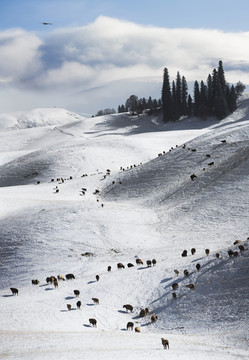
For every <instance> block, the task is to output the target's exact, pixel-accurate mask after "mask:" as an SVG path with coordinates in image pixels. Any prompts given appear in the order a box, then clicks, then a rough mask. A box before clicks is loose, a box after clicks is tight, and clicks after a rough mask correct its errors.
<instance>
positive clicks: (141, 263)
mask: <svg viewBox="0 0 249 360" xmlns="http://www.w3.org/2000/svg"><path fill="white" fill-rule="evenodd" d="M136 264H137V265H143V264H144V263H143V262H142V260H141V259H136Z"/></svg>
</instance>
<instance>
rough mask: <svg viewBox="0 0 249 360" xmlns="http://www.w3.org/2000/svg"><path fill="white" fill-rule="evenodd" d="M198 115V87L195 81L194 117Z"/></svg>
mask: <svg viewBox="0 0 249 360" xmlns="http://www.w3.org/2000/svg"><path fill="white" fill-rule="evenodd" d="M199 115H200V87H199V83H198V81H197V80H196V81H195V82H194V116H199Z"/></svg>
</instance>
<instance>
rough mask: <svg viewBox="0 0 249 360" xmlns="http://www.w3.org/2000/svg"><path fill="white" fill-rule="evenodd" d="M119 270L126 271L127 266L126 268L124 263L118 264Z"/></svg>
mask: <svg viewBox="0 0 249 360" xmlns="http://www.w3.org/2000/svg"><path fill="white" fill-rule="evenodd" d="M117 268H118V269H124V268H125V266H124V265H123V264H122V263H118V264H117Z"/></svg>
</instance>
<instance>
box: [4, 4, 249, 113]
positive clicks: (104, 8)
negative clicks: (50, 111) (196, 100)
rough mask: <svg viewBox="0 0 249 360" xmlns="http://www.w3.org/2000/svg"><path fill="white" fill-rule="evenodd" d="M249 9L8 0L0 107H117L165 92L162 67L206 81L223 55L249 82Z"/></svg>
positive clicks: (229, 68) (228, 68) (236, 77)
mask: <svg viewBox="0 0 249 360" xmlns="http://www.w3.org/2000/svg"><path fill="white" fill-rule="evenodd" d="M248 10H249V1H248V0H240V1H239V2H238V3H235V2H234V1H230V0H216V1H214V0H207V1H202V0H188V1H187V0H154V1H146V0H141V1H140V0H137V1H136V0H133V1H132V0H126V1H124V0H116V1H114V0H0V54H1V56H0V112H6V111H12V110H13V111H14V110H18V109H30V108H34V107H51V106H58V107H66V108H69V109H72V110H75V111H79V112H80V111H81V112H87V113H90V112H91V113H92V112H95V111H96V112H97V111H98V110H100V109H103V108H105V107H114V108H116V109H117V106H118V105H120V104H122V103H123V102H125V100H126V99H127V98H128V97H129V96H130V95H131V92H133V93H134V92H135V94H136V95H137V96H138V97H148V96H152V97H153V98H159V97H160V94H161V82H162V76H163V69H164V67H167V68H168V70H169V74H170V76H171V78H172V79H174V78H175V76H176V73H177V71H179V72H180V74H181V75H182V76H185V78H186V79H187V81H188V82H193V81H194V80H198V81H200V80H204V81H205V80H206V79H207V76H208V74H210V73H212V70H213V68H214V67H217V64H218V61H219V60H222V61H223V65H224V70H225V72H226V79H227V81H228V82H229V83H236V82H237V81H242V82H244V83H245V84H247V85H248V84H249V46H248V44H249V25H248V19H247V16H248ZM43 22H49V23H52V25H43V24H42V23H43ZM134 79H136V80H134ZM75 94H78V95H77V96H76V95H75ZM13 99H14V101H13Z"/></svg>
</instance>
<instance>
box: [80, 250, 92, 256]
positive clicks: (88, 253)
mask: <svg viewBox="0 0 249 360" xmlns="http://www.w3.org/2000/svg"><path fill="white" fill-rule="evenodd" d="M81 256H86V257H90V256H93V253H92V252H90V251H86V252H85V253H84V254H81Z"/></svg>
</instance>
